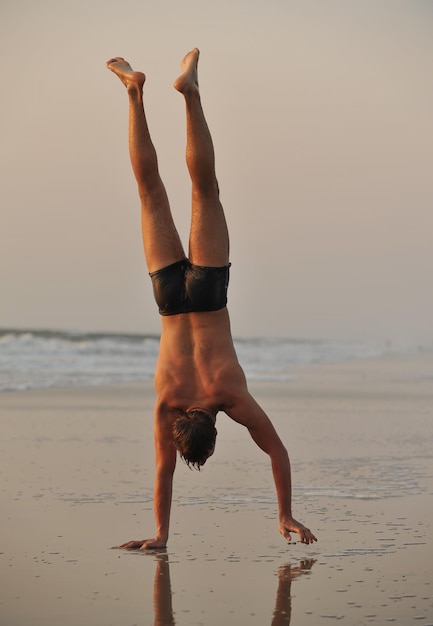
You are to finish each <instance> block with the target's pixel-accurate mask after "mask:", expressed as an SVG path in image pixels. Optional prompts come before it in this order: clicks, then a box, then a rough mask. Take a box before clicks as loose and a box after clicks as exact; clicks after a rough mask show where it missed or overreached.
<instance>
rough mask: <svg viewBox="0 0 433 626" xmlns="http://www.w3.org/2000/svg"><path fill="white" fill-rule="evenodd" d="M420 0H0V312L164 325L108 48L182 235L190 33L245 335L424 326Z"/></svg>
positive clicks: (66, 325) (81, 327)
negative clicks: (138, 84)
mask: <svg viewBox="0 0 433 626" xmlns="http://www.w3.org/2000/svg"><path fill="white" fill-rule="evenodd" d="M432 32H433V3H431V2H426V1H424V0H406V1H402V0H363V1H362V2H361V1H359V0H358V1H355V0H284V1H283V0H266V2H264V1H263V0H262V1H261V2H258V1H257V0H248V1H247V0H239V1H236V0H219V1H218V2H211V1H210V0H182V2H178V1H175V0H152V1H150V0H149V1H145V0H141V1H137V0H122V2H121V3H119V2H117V1H116V2H114V1H113V0H87V2H76V0H74V1H73V2H72V1H71V0H63V1H62V2H58V1H55V0H2V2H1V5H0V50H1V53H2V58H3V64H2V88H1V91H0V105H1V116H0V117H1V118H0V131H1V141H0V168H1V178H0V180H1V185H0V285H1V299H0V328H32V329H56V330H73V331H101V332H105V331H123V332H139V333H157V332H159V325H160V321H159V316H158V313H157V311H156V307H155V303H154V302H153V297H152V289H151V284H150V281H149V279H148V276H147V270H146V266H145V263H144V258H143V252H142V247H141V233H140V207H139V202H138V197H137V192H136V185H135V181H134V179H133V176H132V173H131V170H130V165H129V158H128V148H127V97H126V93H125V90H124V88H123V86H122V85H121V83H120V82H119V81H118V79H117V78H116V77H115V76H114V75H112V74H111V72H109V71H108V70H107V69H106V68H105V62H106V60H107V59H109V58H110V57H113V56H123V57H125V58H127V59H128V60H129V61H130V63H131V65H132V66H133V67H134V69H139V70H142V71H144V72H145V73H146V76H147V81H146V86H145V105H146V112H147V117H148V122H149V126H150V130H151V134H152V137H153V141H154V143H155V146H156V149H157V152H158V156H159V163H160V170H161V175H162V178H163V180H164V182H165V185H166V187H167V191H168V194H169V198H170V201H171V206H172V211H173V215H174V218H175V221H176V223H177V225H178V229H179V231H180V234H181V236H182V237H183V239H184V241H186V239H187V236H188V226H189V198H190V183H189V179H188V175H187V171H186V167H185V163H184V144H185V119H184V118H185V113H184V105H183V100H182V98H181V96H180V95H179V94H178V93H177V92H176V91H175V90H174V89H173V87H172V83H173V80H174V79H175V78H176V77H177V75H178V74H179V63H180V61H181V59H182V57H183V56H184V54H185V53H186V52H187V51H188V50H190V49H191V48H193V47H195V46H197V47H199V48H200V50H201V56H200V67H199V71H200V88H201V93H202V102H203V105H204V108H205V111H206V115H207V119H208V122H209V126H210V128H211V131H212V134H213V138H214V144H215V150H216V164H217V175H218V179H219V183H220V189H221V199H222V202H223V205H224V208H225V211H226V216H227V220H228V224H229V229H230V235H231V262H232V271H231V283H230V289H229V310H230V315H231V320H232V330H233V334H234V335H235V336H238V337H254V336H274V337H279V336H281V337H293V338H338V339H360V340H371V339H372V340H375V341H376V340H378V341H384V342H387V341H391V342H395V343H399V342H413V343H414V344H421V345H424V344H427V343H429V344H431V343H432V320H433V289H432V278H431V274H432V268H433V245H432V235H433V176H432V163H433V119H432V111H433V81H432V62H433V37H432V36H431V34H432Z"/></svg>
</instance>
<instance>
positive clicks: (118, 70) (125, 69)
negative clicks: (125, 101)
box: [107, 57, 146, 91]
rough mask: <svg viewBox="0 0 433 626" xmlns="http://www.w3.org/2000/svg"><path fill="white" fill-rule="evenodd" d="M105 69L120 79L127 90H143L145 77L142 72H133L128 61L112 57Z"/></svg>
mask: <svg viewBox="0 0 433 626" xmlns="http://www.w3.org/2000/svg"><path fill="white" fill-rule="evenodd" d="M107 67H108V69H109V70H111V71H112V72H114V73H115V74H116V76H118V77H119V78H120V80H121V81H122V83H123V84H124V85H125V87H126V88H127V89H128V90H129V89H131V88H132V89H134V88H137V89H139V90H140V91H141V90H142V89H143V85H144V81H145V80H146V76H145V75H144V74H143V72H134V70H133V69H132V67H131V66H130V65H129V63H128V61H125V59H123V58H122V57H114V58H113V59H110V60H109V61H107Z"/></svg>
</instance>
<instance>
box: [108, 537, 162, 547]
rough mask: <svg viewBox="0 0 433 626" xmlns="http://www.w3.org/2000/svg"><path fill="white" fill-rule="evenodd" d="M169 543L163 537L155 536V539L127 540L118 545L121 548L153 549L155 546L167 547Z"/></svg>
mask: <svg viewBox="0 0 433 626" xmlns="http://www.w3.org/2000/svg"><path fill="white" fill-rule="evenodd" d="M166 545H167V542H166V541H163V540H162V539H158V537H155V538H154V539H141V540H139V541H127V542H126V543H122V544H121V545H120V546H117V547H118V548H119V549H120V550H152V549H153V548H165V547H166Z"/></svg>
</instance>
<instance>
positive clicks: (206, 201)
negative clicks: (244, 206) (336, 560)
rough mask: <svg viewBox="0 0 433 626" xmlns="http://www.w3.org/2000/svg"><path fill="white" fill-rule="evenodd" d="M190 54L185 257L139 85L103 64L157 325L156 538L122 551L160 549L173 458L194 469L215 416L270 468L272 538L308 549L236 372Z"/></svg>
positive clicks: (138, 76) (114, 64)
mask: <svg viewBox="0 0 433 626" xmlns="http://www.w3.org/2000/svg"><path fill="white" fill-rule="evenodd" d="M198 58H199V51H198V50H197V49H196V48H195V49H194V50H191V52H189V53H188V54H187V55H186V56H185V58H184V59H183V61H182V64H181V67H182V74H181V75H180V76H179V78H178V79H177V80H176V82H175V83H174V87H175V88H176V89H177V91H179V92H180V93H181V94H183V96H184V98H185V103H186V127H187V145H186V162H187V166H188V170H189V174H190V177H191V181H192V216H191V232H190V238H189V250H188V257H186V255H185V252H184V249H183V247H182V243H181V241H180V239H179V235H178V233H177V230H176V227H175V225H174V223H173V219H172V215H171V211H170V206H169V203H168V199H167V194H166V191H165V187H164V185H163V183H162V181H161V178H160V175H159V170H158V162H157V156H156V152H155V148H154V146H153V143H152V141H151V138H150V135H149V130H148V127H147V122H146V117H145V114H144V108H143V85H144V81H145V76H144V74H142V73H141V72H134V71H133V70H132V68H131V66H130V65H129V63H127V62H126V61H125V60H124V59H123V58H120V57H116V58H114V59H111V60H110V61H108V63H107V67H108V69H110V70H111V71H112V72H114V73H115V74H116V75H117V76H118V77H119V78H120V80H121V81H122V83H123V84H124V85H125V87H126V89H127V93H128V99H129V151H130V158H131V164H132V169H133V172H134V175H135V178H136V180H137V184H138V193H139V196H140V199H141V208H142V226H143V243H144V251H145V256H146V261H147V266H148V269H149V273H150V276H151V279H152V283H153V289H154V295H155V299H156V302H157V304H158V307H159V312H160V314H161V320H162V330H161V342H160V353H159V358H158V362H157V366H156V372H155V390H156V397H157V399H156V406H155V421H154V437H155V453H156V476H155V486H154V512H155V521H156V535H155V537H153V538H151V539H141V540H139V541H129V542H127V543H124V544H122V545H121V546H119V547H121V548H125V549H129V550H138V549H148V548H162V547H164V546H166V544H167V540H168V534H169V521H170V509H171V500H172V484H173V474H174V470H175V466H176V457H177V452H179V454H180V456H181V457H182V458H183V459H184V460H185V461H186V463H187V464H188V465H190V466H193V467H196V468H197V469H199V468H200V466H201V465H203V464H204V463H205V462H206V460H207V459H208V458H209V457H210V456H211V455H212V453H213V451H214V447H215V437H216V428H215V421H216V416H217V413H218V412H219V411H223V412H224V413H226V414H227V415H228V416H229V417H231V418H232V419H233V420H235V421H236V422H238V423H239V424H242V426H245V427H246V428H247V429H248V431H249V433H250V435H251V437H252V438H253V439H254V441H255V442H256V444H257V445H258V446H259V447H260V448H261V449H262V450H263V451H264V452H266V453H267V454H268V455H269V457H270V460H271V465H272V472H273V477H274V482H275V487H276V492H277V499H278V511H279V531H280V533H281V534H282V535H283V537H285V539H286V540H287V541H290V540H291V536H290V533H292V532H294V533H297V534H298V535H299V538H300V540H301V541H302V542H303V543H306V544H310V543H313V541H316V538H315V536H314V535H313V534H312V532H311V531H310V530H309V529H308V528H306V527H305V526H303V525H302V524H300V523H299V522H297V521H296V520H295V519H294V518H293V517H292V508H291V496H292V494H291V473H290V462H289V457H288V454H287V451H286V449H285V447H284V445H283V443H282V442H281V440H280V438H279V436H278V435H277V433H276V431H275V429H274V427H273V425H272V423H271V421H270V420H269V418H268V417H267V415H266V413H265V412H264V411H263V410H262V409H261V408H260V406H259V405H258V404H257V402H256V401H255V400H254V399H253V398H252V396H251V395H250V394H249V392H248V388H247V384H246V380H245V375H244V373H243V371H242V369H241V367H240V365H239V363H238V360H237V357H236V353H235V349H234V346H233V340H232V336H231V331H230V321H229V315H228V312H227V308H226V303H227V286H228V279H229V237H228V231H227V224H226V221H225V217H224V211H223V207H222V205H221V202H220V199H219V189H218V182H217V179H216V175H215V155H214V149H213V143H212V138H211V135H210V132H209V129H208V126H207V123H206V120H205V117H204V114H203V109H202V106H201V100H200V92H199V87H198V70H197V65H198Z"/></svg>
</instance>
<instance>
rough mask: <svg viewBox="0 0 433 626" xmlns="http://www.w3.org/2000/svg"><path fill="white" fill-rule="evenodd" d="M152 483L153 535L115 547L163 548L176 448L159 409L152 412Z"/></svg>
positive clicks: (165, 416) (169, 424) (166, 417)
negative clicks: (153, 422)
mask: <svg viewBox="0 0 433 626" xmlns="http://www.w3.org/2000/svg"><path fill="white" fill-rule="evenodd" d="M154 439H155V466H156V467H155V485H154V492H153V509H154V513H155V523H156V536H155V537H153V538H152V539H141V540H138V541H127V542H126V543H123V544H122V545H120V546H119V548H124V549H126V550H146V549H150V548H165V546H166V545H167V540H168V533H169V526H170V511H171V499H172V491H173V474H174V470H175V467H176V448H175V445H174V443H173V434H172V422H171V419H170V414H169V412H167V411H164V410H163V409H161V408H157V409H156V412H155V425H154Z"/></svg>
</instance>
